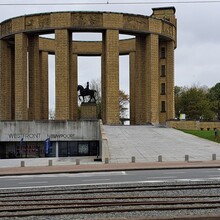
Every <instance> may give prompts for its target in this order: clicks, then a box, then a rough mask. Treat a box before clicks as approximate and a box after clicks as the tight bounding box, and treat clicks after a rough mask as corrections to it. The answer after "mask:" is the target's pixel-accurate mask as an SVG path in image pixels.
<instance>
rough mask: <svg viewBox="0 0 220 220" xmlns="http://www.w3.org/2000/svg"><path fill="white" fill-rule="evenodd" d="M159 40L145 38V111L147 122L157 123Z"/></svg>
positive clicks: (151, 36)
mask: <svg viewBox="0 0 220 220" xmlns="http://www.w3.org/2000/svg"><path fill="white" fill-rule="evenodd" d="M158 53H159V39H158V35H155V34H149V35H147V38H146V94H147V96H146V109H147V121H148V122H151V123H153V124H158V123H159V113H160V106H159V91H160V86H159V55H158Z"/></svg>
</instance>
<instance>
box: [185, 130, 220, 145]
mask: <svg viewBox="0 0 220 220" xmlns="http://www.w3.org/2000/svg"><path fill="white" fill-rule="evenodd" d="M181 131H183V132H185V133H188V134H192V135H195V136H197V137H201V138H205V139H208V140H210V141H215V142H217V143H220V131H219V135H218V138H217V139H215V136H214V131H213V130H210V131H197V130H181Z"/></svg>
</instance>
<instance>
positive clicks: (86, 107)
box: [80, 102, 98, 119]
mask: <svg viewBox="0 0 220 220" xmlns="http://www.w3.org/2000/svg"><path fill="white" fill-rule="evenodd" d="M80 118H81V119H98V114H97V106H96V103H93V102H87V103H82V104H81V117H80Z"/></svg>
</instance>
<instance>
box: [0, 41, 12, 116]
mask: <svg viewBox="0 0 220 220" xmlns="http://www.w3.org/2000/svg"><path fill="white" fill-rule="evenodd" d="M11 63H12V56H11V48H10V47H9V45H8V43H7V41H5V40H0V120H11V119H12V109H11V102H12V99H11V97H12V90H11V87H12V86H11V83H12V68H11V67H12V66H11Z"/></svg>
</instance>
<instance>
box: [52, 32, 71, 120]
mask: <svg viewBox="0 0 220 220" xmlns="http://www.w3.org/2000/svg"><path fill="white" fill-rule="evenodd" d="M71 41H72V37H71V33H69V31H68V30H55V62H56V119H57V120H68V119H70V72H71V65H72V62H70V61H71V60H72V59H71V54H72V51H71V50H70V49H71V46H70V44H72V42H71Z"/></svg>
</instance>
